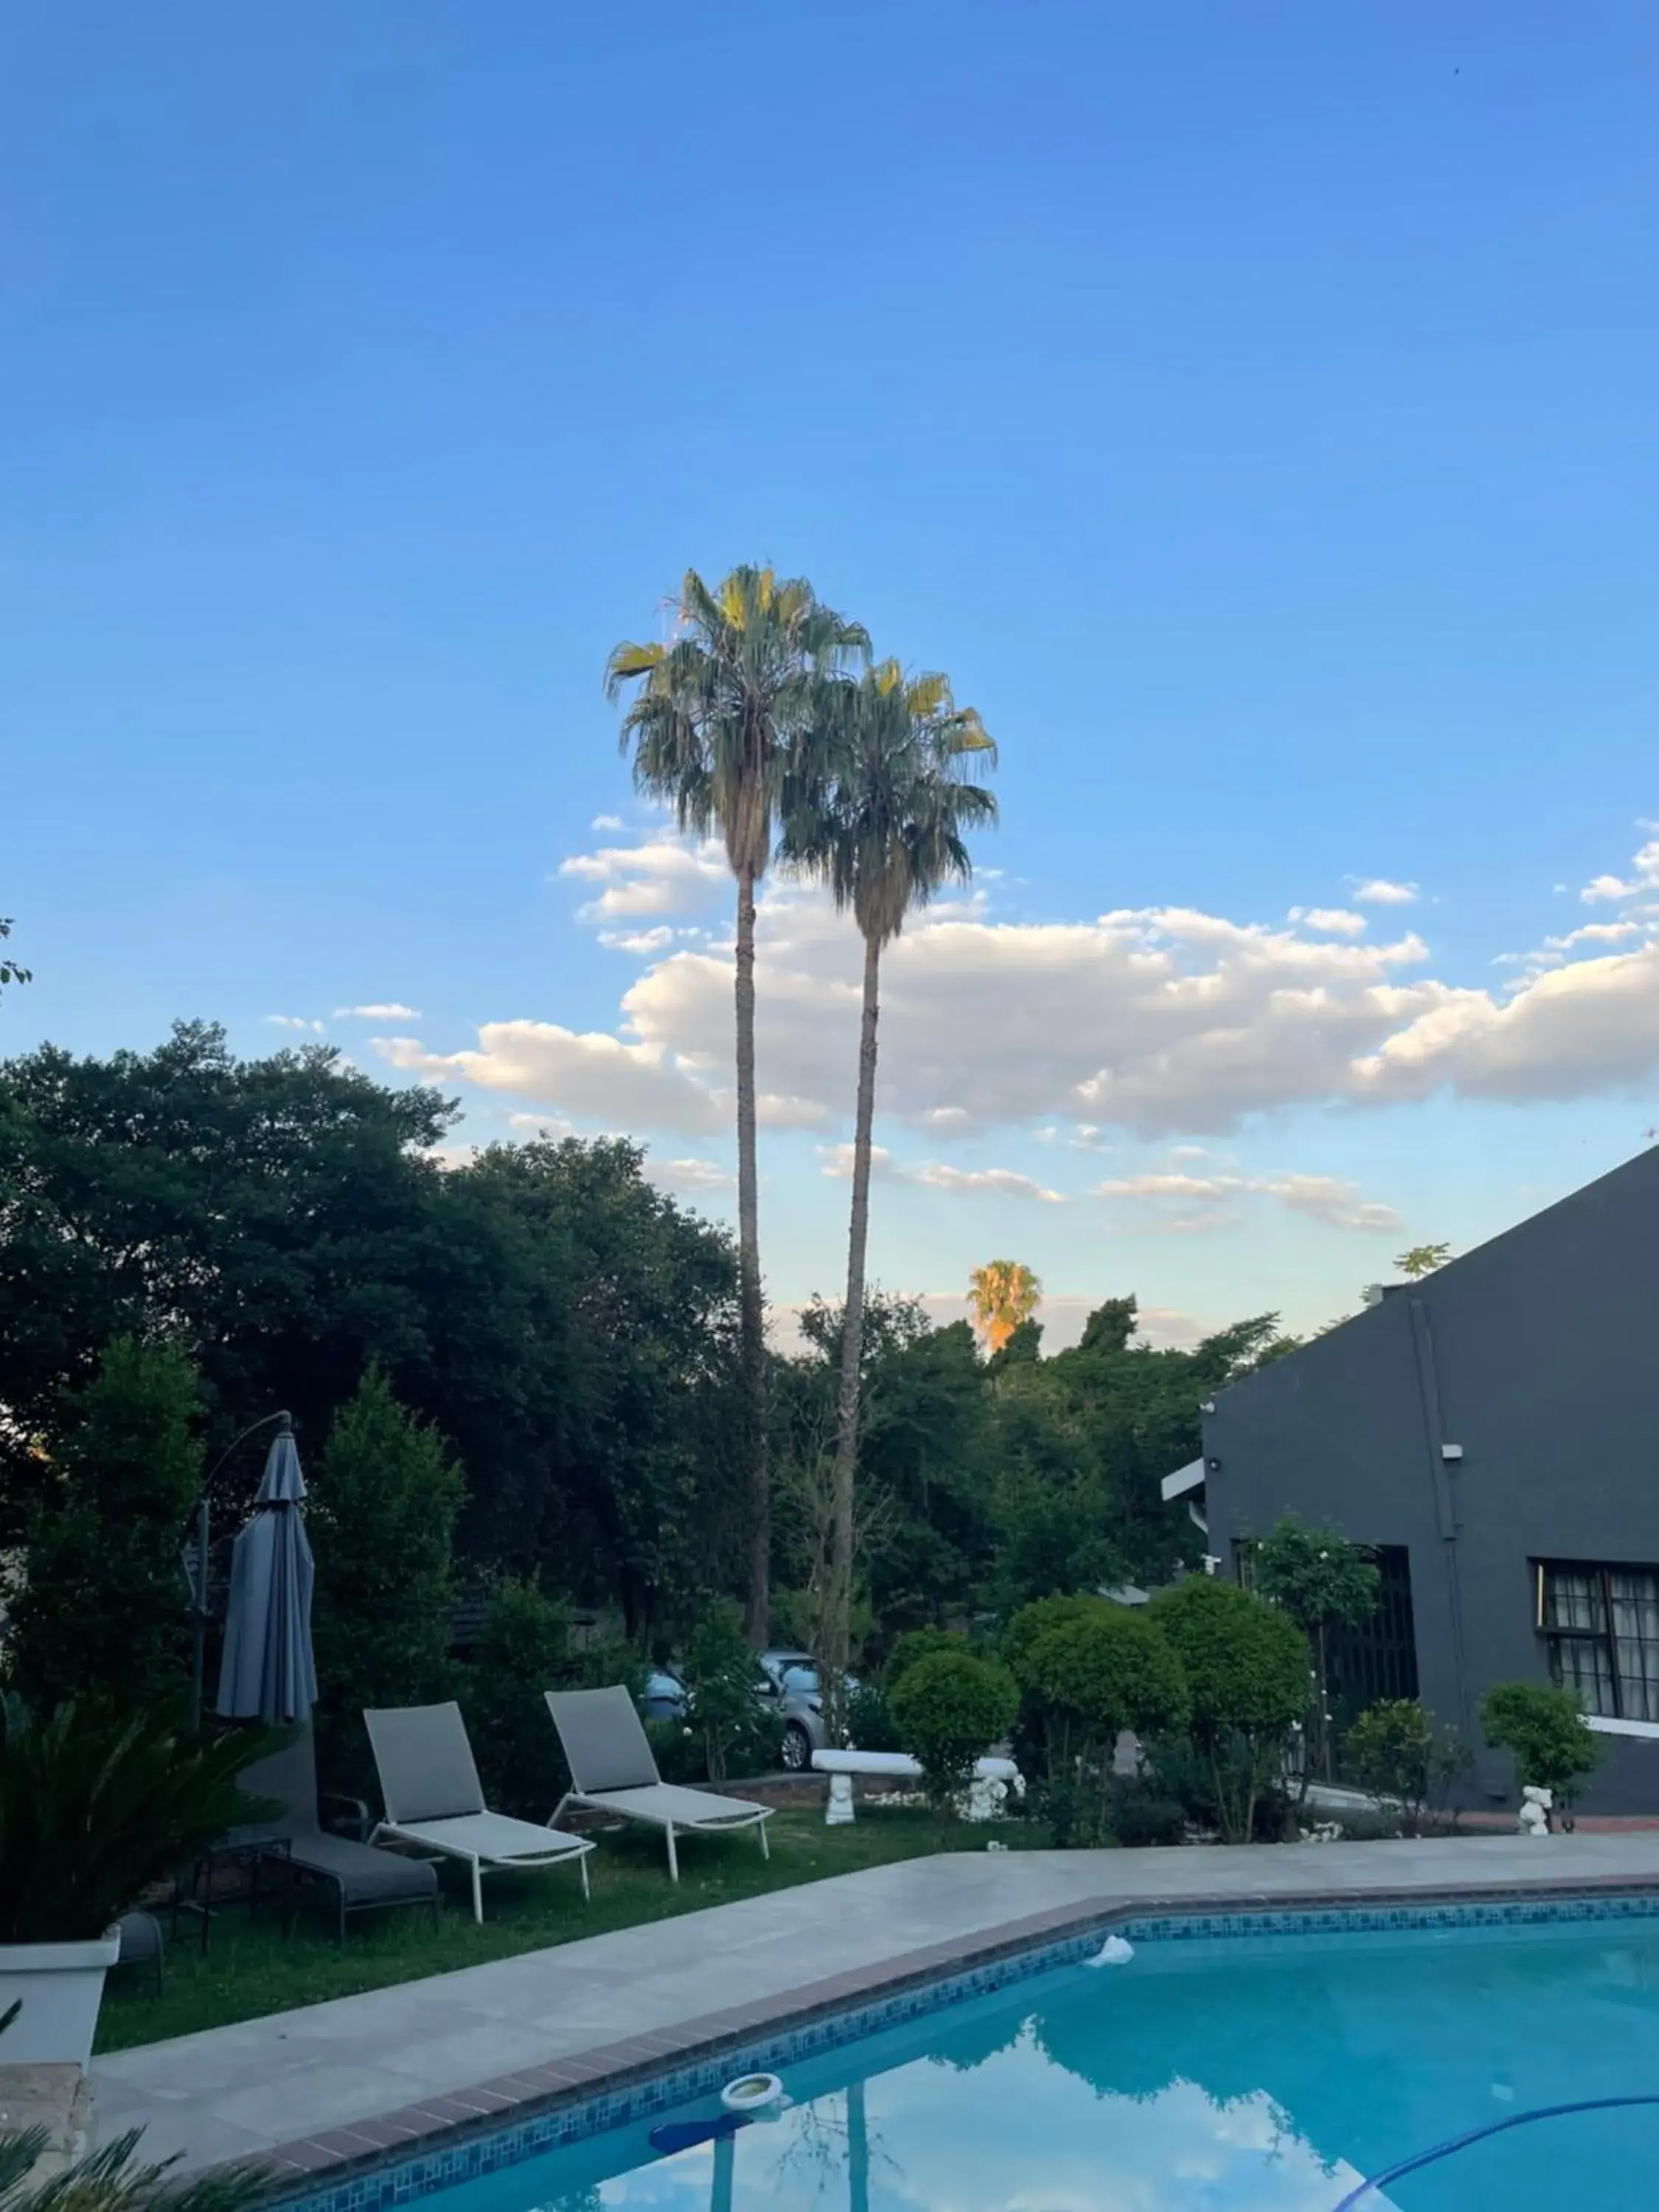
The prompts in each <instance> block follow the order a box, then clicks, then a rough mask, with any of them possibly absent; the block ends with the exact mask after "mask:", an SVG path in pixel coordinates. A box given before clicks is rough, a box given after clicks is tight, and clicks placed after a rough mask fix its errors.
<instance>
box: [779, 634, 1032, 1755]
mask: <svg viewBox="0 0 1659 2212" xmlns="http://www.w3.org/2000/svg"><path fill="white" fill-rule="evenodd" d="M995 762H996V747H995V745H994V744H993V743H992V741H991V738H990V737H989V735H988V734H987V731H986V728H985V726H984V724H983V723H982V722H981V720H980V718H979V716H978V714H976V713H975V710H974V709H973V708H971V707H958V706H957V703H956V702H955V700H954V699H953V698H952V696H951V686H950V684H949V682H948V681H947V679H946V678H945V677H943V676H939V675H926V676H916V677H911V678H906V676H905V674H904V671H902V668H901V667H900V666H899V665H898V663H897V661H896V660H884V661H882V662H881V663H880V664H879V665H878V666H876V667H874V668H872V669H870V670H868V671H866V673H865V675H864V676H863V677H862V678H860V680H859V681H858V682H857V683H850V682H848V681H845V680H842V681H840V682H836V683H835V684H829V685H828V686H825V687H823V691H822V694H821V698H820V702H819V708H818V714H817V741H816V743H815V744H814V745H813V746H812V748H811V750H810V753H809V754H808V756H807V757H806V758H805V763H804V764H803V772H802V773H801V774H800V775H797V776H793V777H792V778H791V779H790V783H789V787H788V791H787V796H786V800H785V807H784V826H783V839H782V843H781V848H780V849H781V856H782V858H783V859H784V860H787V861H788V862H789V863H790V864H791V865H792V866H793V867H795V868H796V869H797V870H798V871H799V872H801V873H803V874H805V875H808V876H811V877H814V878H817V880H818V881H820V882H822V883H823V884H827V886H828V887H829V894H830V896H831V897H832V898H833V899H834V900H835V902H836V907H837V908H840V909H841V910H842V911H843V912H845V911H846V910H847V909H848V908H851V910H852V915H853V919H854V921H856V923H857V924H858V927H859V933H860V935H861V936H862V938H863V939H864V1006H863V1018H862V1024H861V1026H860V1036H859V1079H858V1103H857V1111H856V1115H855V1119H854V1134H853V1203H852V1209H851V1219H850V1224H849V1227H848V1238H847V1303H846V1304H845V1306H844V1307H843V1308H842V1331H841V1380H840V1389H839V1392H838V1394H837V1399H836V1460H835V1469H834V1474H833V1476H832V1479H831V1511H830V1531H829V1534H830V1542H829V1559H828V1561H827V1562H826V1569H827V1572H826V1576H825V1590H824V1605H823V1624H824V1625H823V1640H824V1644H825V1647H826V1648H825V1649H824V1650H823V1651H821V1652H818V1653H817V1654H815V1655H814V1656H816V1657H817V1659H818V1660H819V1662H820V1665H819V1671H818V1680H819V1682H820V1685H821V1686H822V1691H823V1697H824V1699H825V1715H826V1719H827V1720H828V1722H829V1725H830V1727H831V1729H832V1737H831V1740H832V1741H834V1740H835V1735H836V1734H837V1733H838V1732H839V1723H840V1721H841V1719H842V1713H841V1706H842V1700H843V1694H844V1685H845V1675H846V1669H847V1664H848V1658H849V1656H850V1652H849V1644H850V1638H851V1626H852V1603H853V1504H854V1470H855V1468H856V1465H857V1460H858V1437H859V1396H860V1379H861V1373H862V1365H861V1363H862V1358H863V1351H864V1268H865V1253H866V1247H867V1244H868V1242H869V1233H870V1166H871V1160H872V1131H873V1129H874V1125H875V1112H876V1051H877V1039H876V1028H877V1022H878V1018H879V1014H880V1007H881V956H882V952H883V950H884V947H886V946H887V945H890V944H891V943H892V941H893V939H895V938H896V937H897V935H898V934H899V933H900V931H901V930H902V928H903V927H904V922H905V917H906V916H907V915H908V914H910V913H911V912H912V911H913V910H914V909H915V908H917V907H922V906H926V905H927V902H929V900H931V899H932V898H933V896H934V894H935V893H936V892H937V891H939V890H941V889H942V888H943V887H944V886H945V884H949V883H966V882H967V881H968V879H969V877H970V876H971V875H972V873H973V861H972V859H971V857H970V856H969V851H968V846H967V842H966V833H967V832H968V831H969V830H970V829H977V828H981V827H983V826H986V825H988V824H989V823H994V821H995V820H996V814H997V803H996V801H995V799H994V798H993V797H992V796H991V794H990V793H989V792H988V791H986V790H984V789H983V788H981V786H980V785H979V784H977V783H976V782H975V781H972V780H971V779H972V778H973V777H974V776H975V774H977V773H979V772H981V771H982V770H984V769H988V768H991V767H993V766H994V764H995Z"/></svg>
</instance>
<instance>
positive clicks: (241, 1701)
mask: <svg viewBox="0 0 1659 2212" xmlns="http://www.w3.org/2000/svg"><path fill="white" fill-rule="evenodd" d="M305 1494H306V1484H305V1477H304V1476H303V1475H302V1474H301V1472H300V1455H299V1452H298V1450H297V1449H295V1443H294V1432H293V1431H292V1430H291V1429H290V1428H289V1425H288V1422H287V1420H286V1419H284V1420H283V1425H282V1427H281V1429H280V1430H279V1431H277V1434H276V1440H275V1442H274V1443H272V1445H271V1447H270V1453H269V1455H267V1457H266V1460H265V1473H264V1480H263V1481H262V1482H261V1483H260V1485H259V1494H258V1498H256V1499H255V1500H254V1513H253V1518H252V1520H251V1521H250V1522H248V1524H247V1526H246V1528H244V1529H243V1531H242V1533H241V1534H240V1536H238V1538H237V1539H236V1541H235V1543H234V1545H233V1546H232V1547H231V1554H230V1597H229V1602H228V1606H227V1608H226V1613H225V1649H224V1657H223V1660H222V1663H221V1666H220V1668H219V1701H218V1711H219V1712H220V1714H221V1716H222V1717H223V1718H224V1719H226V1720H248V1721H252V1720H259V1721H264V1722H265V1723H267V1724H268V1725H270V1726H273V1727H282V1726H284V1725H286V1724H287V1723H290V1722H294V1721H303V1720H308V1719H309V1718H310V1716H311V1709H312V1707H313V1705H314V1704H315V1703H316V1701H317V1668H316V1665H315V1662H313V1658H312V1653H311V1589H312V1584H313V1581H314V1580H315V1578H316V1568H315V1566H314V1565H313V1560H312V1556H311V1545H310V1542H309V1541H308V1540H307V1535H306V1530H305V1522H303V1521H302V1520H301V1517H300V1500H301V1498H303V1497H304V1496H305Z"/></svg>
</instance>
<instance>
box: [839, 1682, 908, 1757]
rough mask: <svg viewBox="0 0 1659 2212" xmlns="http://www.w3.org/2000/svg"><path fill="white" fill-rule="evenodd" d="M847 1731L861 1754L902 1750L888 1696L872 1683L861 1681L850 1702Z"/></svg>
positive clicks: (848, 1704) (849, 1697) (851, 1695)
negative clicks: (862, 1752) (864, 1752)
mask: <svg viewBox="0 0 1659 2212" xmlns="http://www.w3.org/2000/svg"><path fill="white" fill-rule="evenodd" d="M847 1732H848V1735H849V1736H850V1737H851V1739H852V1741H853V1746H854V1749H855V1750H858V1751H902V1750H903V1748H904V1746H903V1745H902V1743H901V1742H900V1741H899V1732H898V1726H897V1723H896V1722H895V1720H894V1718H893V1715H892V1710H891V1708H890V1705H889V1704H888V1702H887V1698H886V1695H885V1693H884V1692H883V1691H881V1690H880V1689H878V1687H877V1686H876V1685H875V1684H874V1683H873V1682H860V1684H859V1686H858V1687H857V1688H856V1689H855V1690H854V1691H853V1692H851V1693H850V1694H849V1696H848V1700H847Z"/></svg>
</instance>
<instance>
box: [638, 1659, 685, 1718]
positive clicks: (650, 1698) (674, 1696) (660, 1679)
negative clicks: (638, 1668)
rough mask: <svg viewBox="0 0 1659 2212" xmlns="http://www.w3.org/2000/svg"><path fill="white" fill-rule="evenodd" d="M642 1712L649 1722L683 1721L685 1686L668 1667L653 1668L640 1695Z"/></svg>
mask: <svg viewBox="0 0 1659 2212" xmlns="http://www.w3.org/2000/svg"><path fill="white" fill-rule="evenodd" d="M640 1711H641V1713H643V1714H644V1716H645V1717H646V1719H647V1720H648V1721H683V1720H684V1718H685V1685H684V1682H682V1681H681V1680H680V1678H679V1676H678V1674H671V1673H670V1672H669V1670H668V1668H666V1667H653V1668H652V1669H651V1672H650V1673H649V1674H647V1676H646V1678H645V1688H644V1689H643V1691H641V1694H640Z"/></svg>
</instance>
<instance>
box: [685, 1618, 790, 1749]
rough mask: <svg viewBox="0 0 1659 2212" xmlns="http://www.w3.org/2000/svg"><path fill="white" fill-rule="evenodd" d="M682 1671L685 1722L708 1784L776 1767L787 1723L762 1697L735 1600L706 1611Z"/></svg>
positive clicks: (689, 1644) (687, 1649) (687, 1645)
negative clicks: (697, 1745)
mask: <svg viewBox="0 0 1659 2212" xmlns="http://www.w3.org/2000/svg"><path fill="white" fill-rule="evenodd" d="M683 1671H684V1676H685V1692H686V1718H687V1719H688V1720H689V1721H690V1723H691V1726H692V1728H693V1729H695V1730H696V1735H697V1736H698V1738H699V1740H700V1741H701V1743H702V1756H703V1764H704V1766H705V1768H706V1770H707V1771H708V1778H709V1780H710V1781H711V1782H724V1781H725V1779H726V1777H727V1775H728V1774H730V1773H732V1771H734V1770H735V1771H738V1772H742V1771H744V1770H745V1769H746V1770H747V1771H750V1772H751V1773H752V1772H755V1771H757V1770H760V1769H763V1768H766V1767H771V1766H775V1765H777V1763H778V1759H779V1755H780V1751H781V1745H782V1741H783V1727H782V1723H781V1721H780V1720H779V1718H778V1717H777V1715H776V1714H775V1713H774V1712H772V1711H769V1710H768V1708H767V1707H766V1706H765V1705H763V1704H762V1702H761V1700H760V1698H759V1696H758V1694H757V1683H758V1682H759V1680H760V1675H759V1670H758V1668H757V1665H756V1662H755V1655H754V1653H753V1652H752V1651H751V1650H750V1648H749V1644H748V1640H747V1638H745V1637H744V1632H743V1610H742V1608H741V1607H740V1606H738V1604H737V1603H736V1601H734V1600H733V1599H732V1598H729V1597H718V1598H714V1599H712V1600H711V1601H709V1602H708V1605H706V1606H705V1607H704V1608H703V1611H702V1613H701V1615H700V1616H699V1618H698V1620H697V1623H696V1626H695V1627H694V1628H693V1629H692V1631H691V1633H690V1636H689V1637H688V1638H686V1642H685V1665H684V1670H683Z"/></svg>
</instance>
